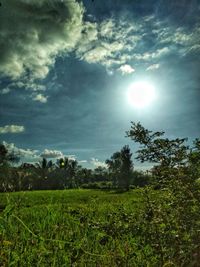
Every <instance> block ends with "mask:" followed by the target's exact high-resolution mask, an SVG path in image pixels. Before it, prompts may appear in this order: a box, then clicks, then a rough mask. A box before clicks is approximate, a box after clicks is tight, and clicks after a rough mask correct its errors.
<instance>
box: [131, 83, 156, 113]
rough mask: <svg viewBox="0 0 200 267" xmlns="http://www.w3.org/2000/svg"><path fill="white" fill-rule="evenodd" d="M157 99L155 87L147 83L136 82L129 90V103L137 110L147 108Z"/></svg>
mask: <svg viewBox="0 0 200 267" xmlns="http://www.w3.org/2000/svg"><path fill="white" fill-rule="evenodd" d="M155 98H156V92H155V87H154V86H153V85H152V84H151V83H149V82H146V81H139V82H134V83H132V84H131V85H130V86H129V88H128V90H127V99H128V102H129V104H130V105H131V106H133V107H135V108H146V107H147V106H149V105H150V104H151V103H152V102H153V101H154V100H155Z"/></svg>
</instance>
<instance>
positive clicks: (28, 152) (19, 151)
mask: <svg viewBox="0 0 200 267" xmlns="http://www.w3.org/2000/svg"><path fill="white" fill-rule="evenodd" d="M3 145H4V146H5V147H6V149H7V150H8V152H12V153H14V154H15V155H17V156H19V157H20V158H28V159H29V160H30V159H34V160H37V159H39V157H38V155H37V152H38V151H37V150H32V149H23V148H18V147H16V146H15V144H14V143H7V142H5V141H3Z"/></svg>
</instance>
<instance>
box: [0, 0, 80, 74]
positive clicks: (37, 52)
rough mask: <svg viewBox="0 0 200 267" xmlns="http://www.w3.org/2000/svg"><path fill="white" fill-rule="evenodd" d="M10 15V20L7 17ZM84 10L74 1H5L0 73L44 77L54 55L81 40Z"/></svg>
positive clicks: (64, 51) (70, 47)
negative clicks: (27, 73)
mask: <svg viewBox="0 0 200 267" xmlns="http://www.w3.org/2000/svg"><path fill="white" fill-rule="evenodd" d="M10 12H12V17H11V16H10V14H11V13H10ZM83 13H84V8H83V5H82V4H81V3H78V2H76V1H75V0H70V1H68V0H63V1H60V0H55V1H49V0H33V1H30V0H18V1H12V0H7V1H5V3H4V9H3V12H1V16H0V25H4V27H3V28H2V29H1V43H0V50H1V56H0V61H1V65H0V73H2V74H3V75H5V76H8V77H10V78H12V79H18V78H21V77H22V76H23V75H25V74H26V71H28V72H29V74H30V75H31V77H33V78H37V79H38V78H45V77H46V75H47V74H48V72H49V69H50V67H51V66H52V65H54V62H55V58H56V56H58V55H60V54H61V53H66V52H70V51H72V49H74V47H75V45H76V44H77V42H78V40H79V39H80V37H81V31H82V27H83V21H82V20H83Z"/></svg>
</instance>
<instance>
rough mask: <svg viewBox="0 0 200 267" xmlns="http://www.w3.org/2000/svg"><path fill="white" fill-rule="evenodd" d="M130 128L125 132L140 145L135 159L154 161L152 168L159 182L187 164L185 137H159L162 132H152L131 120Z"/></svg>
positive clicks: (187, 148) (176, 173)
mask: <svg viewBox="0 0 200 267" xmlns="http://www.w3.org/2000/svg"><path fill="white" fill-rule="evenodd" d="M131 124H132V125H131V129H130V130H129V131H127V132H126V134H127V137H130V138H131V139H132V140H134V141H135V142H137V143H139V144H140V145H141V149H139V150H138V151H137V153H138V156H137V157H136V159H138V160H140V161H141V162H142V163H143V162H145V161H148V162H151V163H156V164H157V165H156V166H154V168H153V169H152V173H153V175H154V176H155V177H156V178H157V179H158V180H159V182H166V179H167V180H168V181H169V180H170V177H171V178H173V177H175V176H176V177H178V173H179V172H180V170H181V168H182V170H183V169H184V167H185V166H186V165H187V161H188V151H189V147H188V146H186V145H185V141H187V138H176V139H172V140H169V139H168V138H160V137H161V136H163V135H164V132H154V133H153V132H152V131H149V130H147V129H145V128H144V127H143V126H142V125H141V124H140V123H134V122H131Z"/></svg>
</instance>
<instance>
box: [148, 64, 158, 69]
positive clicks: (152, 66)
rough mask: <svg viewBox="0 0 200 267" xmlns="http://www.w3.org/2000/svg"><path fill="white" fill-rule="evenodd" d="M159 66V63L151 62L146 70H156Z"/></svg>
mask: <svg viewBox="0 0 200 267" xmlns="http://www.w3.org/2000/svg"><path fill="white" fill-rule="evenodd" d="M159 67H160V64H158V63H157V64H152V65H150V66H149V67H148V68H147V69H146V70H157V69H159Z"/></svg>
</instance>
